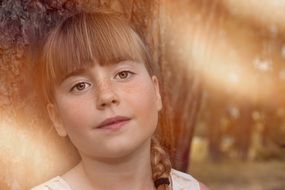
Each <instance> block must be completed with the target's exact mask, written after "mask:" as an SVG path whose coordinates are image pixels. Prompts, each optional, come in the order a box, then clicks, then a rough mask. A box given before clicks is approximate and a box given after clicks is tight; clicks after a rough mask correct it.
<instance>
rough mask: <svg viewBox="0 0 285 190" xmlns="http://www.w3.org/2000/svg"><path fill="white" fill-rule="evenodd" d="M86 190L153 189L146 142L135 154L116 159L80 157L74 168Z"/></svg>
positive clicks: (148, 146)
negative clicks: (80, 159)
mask: <svg viewBox="0 0 285 190" xmlns="http://www.w3.org/2000/svg"><path fill="white" fill-rule="evenodd" d="M75 170H77V172H76V173H77V174H78V175H80V176H78V177H79V178H81V179H82V183H84V184H87V186H86V187H88V188H86V189H92V190H94V189H96V190H103V189H110V190H113V189H114V190H115V189H116V190H125V189H133V190H151V189H155V188H154V185H153V180H152V171H151V162H150V140H148V141H146V142H145V143H144V144H143V145H142V146H141V147H139V148H138V149H137V150H136V151H135V152H133V153H131V154H129V155H127V156H124V157H120V158H101V159H94V158H90V157H88V156H83V155H82V161H81V162H80V163H79V164H78V165H77V166H76V168H75Z"/></svg>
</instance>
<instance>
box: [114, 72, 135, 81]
mask: <svg viewBox="0 0 285 190" xmlns="http://www.w3.org/2000/svg"><path fill="white" fill-rule="evenodd" d="M122 73H126V74H127V76H126V77H124V78H121V77H120V78H119V79H120V80H125V79H129V78H130V77H131V76H132V75H134V74H135V73H134V72H131V71H128V70H125V71H121V72H118V73H117V74H116V75H115V78H116V77H117V76H119V75H120V74H122ZM130 75H131V76H130Z"/></svg>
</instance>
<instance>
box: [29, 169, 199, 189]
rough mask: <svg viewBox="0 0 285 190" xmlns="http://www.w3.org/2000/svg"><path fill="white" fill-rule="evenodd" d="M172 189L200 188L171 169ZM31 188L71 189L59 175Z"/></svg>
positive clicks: (191, 180)
mask: <svg viewBox="0 0 285 190" xmlns="http://www.w3.org/2000/svg"><path fill="white" fill-rule="evenodd" d="M171 187H172V188H171V189H172V190H200V185H199V182H198V181H197V180H196V179H195V178H193V177H192V176H191V175H189V174H186V173H182V172H180V171H177V170H174V169H172V170H171ZM31 190H72V189H71V188H70V186H69V185H68V183H67V182H66V181H64V179H62V178H61V177H60V176H57V177H55V178H52V179H50V180H49V181H47V182H45V183H43V184H41V185H39V186H36V187H34V188H32V189H31Z"/></svg>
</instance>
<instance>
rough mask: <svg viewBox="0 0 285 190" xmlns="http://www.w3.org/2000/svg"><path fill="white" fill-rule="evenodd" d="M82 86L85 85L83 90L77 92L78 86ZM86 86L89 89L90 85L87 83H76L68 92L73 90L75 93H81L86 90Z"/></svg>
mask: <svg viewBox="0 0 285 190" xmlns="http://www.w3.org/2000/svg"><path fill="white" fill-rule="evenodd" d="M82 84H84V85H85V86H84V89H81V90H79V89H78V87H79V85H82ZM86 85H88V87H89V86H90V85H91V84H89V83H87V82H78V83H76V84H75V85H74V86H73V87H72V88H71V89H70V92H74V90H75V89H77V91H83V90H85V89H86V88H87V87H86Z"/></svg>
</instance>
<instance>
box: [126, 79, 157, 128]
mask: <svg viewBox="0 0 285 190" xmlns="http://www.w3.org/2000/svg"><path fill="white" fill-rule="evenodd" d="M127 94H128V98H127V101H128V104H129V105H128V106H129V107H131V109H132V111H133V113H134V116H135V117H136V118H137V119H138V120H139V122H140V125H143V126H142V127H147V126H149V127H156V124H157V117H158V110H157V107H156V94H155V90H154V87H153V85H152V83H150V82H149V83H140V84H139V85H136V86H135V87H134V88H133V89H131V90H128V93H127Z"/></svg>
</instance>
